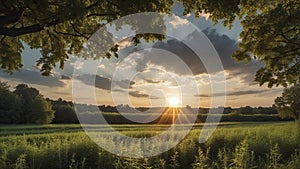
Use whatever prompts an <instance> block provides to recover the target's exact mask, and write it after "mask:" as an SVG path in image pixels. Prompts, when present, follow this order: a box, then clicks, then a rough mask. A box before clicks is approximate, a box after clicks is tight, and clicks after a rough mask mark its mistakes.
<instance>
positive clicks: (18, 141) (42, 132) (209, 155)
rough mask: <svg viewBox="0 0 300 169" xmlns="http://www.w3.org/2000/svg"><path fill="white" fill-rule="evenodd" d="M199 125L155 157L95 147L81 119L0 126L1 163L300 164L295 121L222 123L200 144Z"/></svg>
mask: <svg viewBox="0 0 300 169" xmlns="http://www.w3.org/2000/svg"><path fill="white" fill-rule="evenodd" d="M201 126H202V125H195V126H194V129H193V130H192V131H191V132H190V133H189V134H188V136H186V138H185V139H184V140H182V141H181V142H180V143H179V144H178V145H177V146H176V147H175V148H173V149H171V150H169V151H167V152H165V153H162V154H160V155H157V156H155V157H151V158H140V159H134V158H124V157H119V156H117V155H114V154H111V153H109V152H107V151H105V150H103V149H101V148H99V146H97V145H96V144H95V143H94V142H93V141H92V140H91V139H90V138H89V137H88V136H87V135H86V134H85V133H84V132H83V131H82V129H81V127H80V125H46V126H26V125H24V126H0V133H1V134H0V135H1V137H0V168H1V169H2V168H3V169H13V168H18V169H23V168H24V169H36V168H37V169H47V168H51V169H52V168H53V169H65V168H67V169H74V168H76V169H82V168H84V169H85V168H87V169H89V168H91V169H94V168H106V169H110V168H128V169H129V168H130V169H131V168H144V169H146V168H147V169H153V168H194V169H201V168H203V169H204V168H213V169H219V168H227V169H229V168H232V169H244V168H245V169H246V168H266V169H268V168H272V169H277V168H285V169H292V168H298V167H299V160H298V159H299V144H298V143H299V135H298V133H299V130H298V128H299V125H298V124H297V123H295V122H288V123H270V124H261V123H255V124H251V123H247V124H243V123H229V124H222V125H221V126H220V127H218V129H217V130H216V131H215V132H214V133H213V136H212V137H210V138H209V139H208V141H207V142H205V143H202V144H200V143H199V142H198V139H199V134H200V132H201ZM90 127H95V126H93V125H91V126H90ZM114 127H115V128H118V129H119V130H120V131H121V132H122V133H124V134H126V135H133V136H136V137H148V136H152V135H155V134H156V132H157V130H163V129H165V128H167V126H164V125H158V126H154V127H153V126H152V127H151V126H149V125H140V126H137V125H115V126H114ZM137 129H139V130H137ZM103 130H105V129H103ZM37 131H38V132H37ZM70 131H72V132H70ZM145 131H147V132H145ZM3 133H4V134H3ZM16 133H17V134H16ZM21 133H23V134H21ZM108 134H109V133H108Z"/></svg>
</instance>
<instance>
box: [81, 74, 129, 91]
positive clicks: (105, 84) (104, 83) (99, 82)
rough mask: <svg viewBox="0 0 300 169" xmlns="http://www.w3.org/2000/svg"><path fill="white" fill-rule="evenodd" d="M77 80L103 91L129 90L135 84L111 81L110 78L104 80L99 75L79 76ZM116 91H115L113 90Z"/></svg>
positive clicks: (127, 81) (126, 81)
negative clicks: (118, 88)
mask: <svg viewBox="0 0 300 169" xmlns="http://www.w3.org/2000/svg"><path fill="white" fill-rule="evenodd" d="M76 79H77V80H80V81H82V82H83V83H85V84H87V85H91V86H95V87H96V88H99V89H103V90H108V91H110V90H112V86H113V87H120V88H122V89H131V88H132V85H134V84H135V82H133V81H130V80H121V81H113V82H112V81H111V79H110V78H106V77H103V76H99V75H96V76H95V75H90V74H85V75H81V76H77V77H76ZM113 90H114V91H116V90H117V89H115V88H114V89H113Z"/></svg>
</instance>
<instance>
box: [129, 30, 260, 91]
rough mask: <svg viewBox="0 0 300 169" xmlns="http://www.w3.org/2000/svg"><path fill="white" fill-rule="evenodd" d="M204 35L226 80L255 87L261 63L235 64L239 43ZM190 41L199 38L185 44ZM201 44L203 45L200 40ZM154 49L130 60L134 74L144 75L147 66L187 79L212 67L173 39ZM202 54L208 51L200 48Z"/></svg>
mask: <svg viewBox="0 0 300 169" xmlns="http://www.w3.org/2000/svg"><path fill="white" fill-rule="evenodd" d="M203 33H204V34H205V35H206V36H207V38H208V39H209V40H210V42H211V43H212V45H213V46H214V48H215V49H216V51H217V53H218V55H219V57H220V60H221V62H222V64H223V68H224V70H225V71H226V72H227V73H228V74H229V76H228V78H233V77H237V76H239V77H240V78H241V82H242V83H245V84H247V85H253V84H256V83H254V82H253V80H254V74H255V72H256V71H257V70H258V69H259V68H260V67H262V66H263V63H261V62H258V61H255V60H254V61H251V62H250V63H248V64H245V62H241V63H237V62H236V61H235V60H234V59H233V58H232V57H231V56H232V54H233V53H234V52H235V51H236V50H237V49H238V42H237V41H236V40H233V39H230V38H229V37H228V36H226V35H220V34H218V33H217V32H216V29H205V30H203ZM193 38H200V37H199V34H198V33H197V32H193V33H191V34H189V35H188V36H187V37H186V38H185V40H184V41H186V42H188V41H192V40H193ZM200 42H202V40H201V39H200ZM204 42H205V41H204ZM153 48H154V49H152V50H150V51H143V53H140V54H139V55H142V57H133V58H131V59H132V60H131V62H133V63H134V64H132V65H134V66H135V67H136V71H137V72H143V71H146V70H147V67H149V65H157V66H162V67H164V68H165V69H166V70H167V71H168V72H174V73H176V74H178V75H189V74H191V73H192V74H193V75H200V74H207V71H206V68H205V66H207V67H209V66H213V65H205V66H204V64H203V63H202V61H201V60H200V58H199V57H198V56H197V55H196V54H195V53H194V52H193V51H192V50H191V49H190V48H189V47H188V46H187V45H185V43H184V42H183V41H178V40H176V39H169V40H166V41H159V42H156V43H155V44H154V45H153ZM199 48H201V44H199ZM202 50H208V49H204V48H203V49H202ZM211 64H213V63H211ZM216 71H221V68H217V69H215V72H216ZM212 73H214V72H212Z"/></svg>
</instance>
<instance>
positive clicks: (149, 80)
mask: <svg viewBox="0 0 300 169" xmlns="http://www.w3.org/2000/svg"><path fill="white" fill-rule="evenodd" d="M145 81H146V82H147V83H153V84H158V83H164V81H162V80H151V79H145Z"/></svg>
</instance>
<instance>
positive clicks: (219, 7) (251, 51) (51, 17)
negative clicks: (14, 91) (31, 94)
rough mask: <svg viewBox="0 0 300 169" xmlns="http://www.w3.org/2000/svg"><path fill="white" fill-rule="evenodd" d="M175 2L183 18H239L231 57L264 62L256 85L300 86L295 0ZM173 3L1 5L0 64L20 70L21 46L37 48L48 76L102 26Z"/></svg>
mask: <svg viewBox="0 0 300 169" xmlns="http://www.w3.org/2000/svg"><path fill="white" fill-rule="evenodd" d="M178 2H180V3H182V4H183V6H184V7H185V11H184V13H183V14H188V13H194V14H195V15H196V16H200V14H201V13H202V12H205V13H209V14H210V19H212V21H214V22H215V23H216V22H218V21H221V22H223V24H224V26H231V25H232V23H233V21H234V20H235V19H236V18H237V17H238V18H239V19H240V21H241V25H242V27H243V31H242V33H241V34H240V39H241V41H240V42H239V50H237V51H236V52H235V53H234V55H233V57H234V58H235V59H236V60H237V61H243V60H248V61H250V60H251V59H257V60H261V61H263V62H264V64H265V66H264V67H262V68H261V69H260V70H258V72H257V73H256V78H255V80H256V81H258V82H259V83H260V85H263V84H264V83H268V86H269V87H272V86H273V85H276V86H278V85H282V86H288V85H289V84H299V79H300V78H299V73H300V72H299V70H300V62H299V46H300V43H299V42H300V39H299V38H300V36H299V34H300V28H299V23H300V13H299V7H300V5H299V4H300V2H299V0H270V1H265V0H232V1H227V0H195V1H183V0H179V1H178ZM173 3H174V2H173V1H172V0H164V1H160V0H152V1H140V0H122V1H121V0H103V1H99V0H87V1H83V0H65V1H60V0H39V1H35V0H28V1H22V0H10V1H1V3H0V4H1V5H0V44H1V46H0V66H1V68H2V69H5V70H7V71H8V72H13V70H18V69H20V68H21V67H22V59H21V52H22V51H23V50H24V46H23V42H25V43H27V44H28V45H29V46H30V47H31V48H35V49H40V50H41V53H42V58H40V59H39V60H37V65H38V66H41V72H42V74H43V75H49V74H50V73H51V70H52V69H53V68H54V67H55V66H56V64H57V63H60V67H61V68H63V66H64V62H65V61H66V60H67V59H68V54H76V53H78V52H79V51H80V50H81V49H82V44H83V42H85V41H86V40H87V39H88V38H89V37H90V36H91V35H92V34H93V33H94V32H95V31H96V30H98V29H99V28H100V27H102V26H103V24H105V23H108V22H110V21H112V20H114V19H117V18H120V17H122V16H126V15H128V14H133V13H138V12H150V11H151V12H162V13H171V9H172V6H173ZM133 23H134V22H133ZM153 24H154V23H153ZM110 36H111V35H107V37H110ZM142 38H144V39H146V40H157V39H162V38H164V37H163V36H161V35H153V34H144V35H137V36H136V37H133V38H132V41H133V42H134V44H137V43H139V42H140V39H142ZM108 39H109V38H108ZM100 43H101V42H100ZM102 44H106V41H105V40H104V41H103V43H102ZM117 51H118V46H117V45H116V46H114V47H111V48H110V51H109V52H108V53H106V55H104V56H103V57H105V56H106V57H111V55H114V54H115V55H117Z"/></svg>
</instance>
